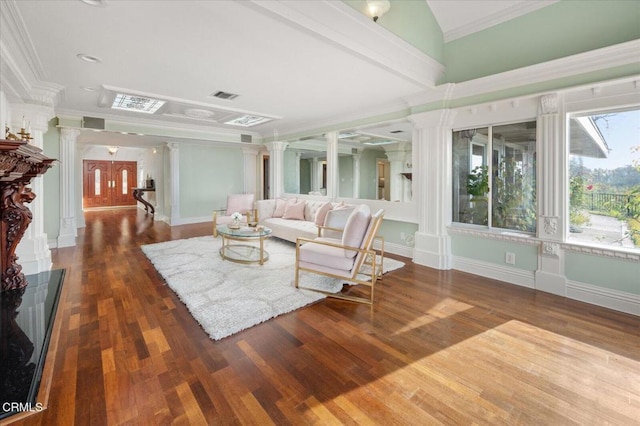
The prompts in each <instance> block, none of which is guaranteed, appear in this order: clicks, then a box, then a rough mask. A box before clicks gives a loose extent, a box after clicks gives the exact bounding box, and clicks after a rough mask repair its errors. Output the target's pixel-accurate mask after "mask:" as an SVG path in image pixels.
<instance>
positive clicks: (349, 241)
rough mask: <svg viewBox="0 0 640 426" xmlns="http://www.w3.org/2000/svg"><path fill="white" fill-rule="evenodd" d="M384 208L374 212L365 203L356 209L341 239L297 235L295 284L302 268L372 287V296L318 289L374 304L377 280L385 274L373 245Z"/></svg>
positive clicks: (342, 297) (336, 296)
mask: <svg viewBox="0 0 640 426" xmlns="http://www.w3.org/2000/svg"><path fill="white" fill-rule="evenodd" d="M383 216H384V210H379V211H378V212H377V213H375V214H374V215H371V212H370V210H369V208H368V207H367V206H366V205H361V206H359V207H358V208H356V209H355V210H354V211H353V212H352V213H351V215H350V216H349V219H348V220H347V223H346V225H345V227H344V230H343V233H342V238H341V239H337V238H326V237H318V238H315V239H309V238H298V239H297V241H296V265H295V286H296V288H305V287H300V286H299V278H300V271H305V272H311V273H314V274H320V275H325V276H328V277H332V278H337V279H341V280H345V281H348V282H351V283H355V284H357V285H363V286H367V287H370V292H369V298H365V297H359V296H351V295H345V294H341V293H328V292H325V291H321V290H317V289H312V288H306V289H307V290H313V291H318V292H320V293H324V294H326V295H327V296H329V297H335V298H338V299H344V300H349V301H353V302H359V303H367V304H372V303H373V295H374V287H375V284H376V280H377V279H378V278H379V277H380V276H381V275H382V257H381V256H380V255H379V254H378V253H377V252H376V250H375V249H374V248H373V243H374V240H375V239H376V235H377V233H378V229H379V228H380V224H381V223H382V219H383Z"/></svg>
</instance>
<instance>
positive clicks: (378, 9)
mask: <svg viewBox="0 0 640 426" xmlns="http://www.w3.org/2000/svg"><path fill="white" fill-rule="evenodd" d="M390 8H391V3H389V0H367V9H368V10H369V14H370V15H371V17H372V18H373V22H378V18H380V17H381V16H382V15H384V14H385V13H387V12H388V11H389V9H390Z"/></svg>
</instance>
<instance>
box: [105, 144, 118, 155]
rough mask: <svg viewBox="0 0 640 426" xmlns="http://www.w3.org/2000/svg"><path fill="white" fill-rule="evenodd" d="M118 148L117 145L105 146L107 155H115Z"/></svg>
mask: <svg viewBox="0 0 640 426" xmlns="http://www.w3.org/2000/svg"><path fill="white" fill-rule="evenodd" d="M119 149H120V147H119V146H110V147H108V148H107V150H108V151H109V155H115V154H116V152H118V150H119Z"/></svg>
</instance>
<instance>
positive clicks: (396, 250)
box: [373, 241, 413, 259]
mask: <svg viewBox="0 0 640 426" xmlns="http://www.w3.org/2000/svg"><path fill="white" fill-rule="evenodd" d="M373 247H374V248H375V249H377V250H380V244H378V243H376V244H374V245H373ZM384 251H385V253H392V254H397V255H398V256H404V257H408V258H410V259H413V247H410V246H405V245H402V244H395V243H388V242H386V241H385V243H384Z"/></svg>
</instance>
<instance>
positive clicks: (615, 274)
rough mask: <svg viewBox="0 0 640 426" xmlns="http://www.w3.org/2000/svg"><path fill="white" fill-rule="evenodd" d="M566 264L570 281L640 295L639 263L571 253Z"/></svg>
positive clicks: (568, 253)
mask: <svg viewBox="0 0 640 426" xmlns="http://www.w3.org/2000/svg"><path fill="white" fill-rule="evenodd" d="M564 263H565V271H566V272H565V273H566V276H567V279H568V280H571V281H578V282H581V283H585V284H591V285H595V286H598V287H604V288H609V289H612V290H618V291H624V292H627V293H631V294H640V264H638V262H634V261H630V260H621V259H612V258H609V257H601V256H594V255H589V254H584V253H574V252H570V251H569V252H566V254H565V261H564Z"/></svg>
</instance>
